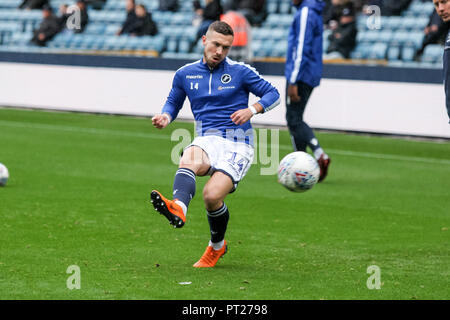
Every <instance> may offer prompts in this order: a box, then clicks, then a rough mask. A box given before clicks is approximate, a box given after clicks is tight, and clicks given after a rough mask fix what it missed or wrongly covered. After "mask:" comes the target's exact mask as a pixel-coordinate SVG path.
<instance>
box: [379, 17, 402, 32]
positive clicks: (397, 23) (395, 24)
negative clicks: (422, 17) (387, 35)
mask: <svg viewBox="0 0 450 320" xmlns="http://www.w3.org/2000/svg"><path fill="white" fill-rule="evenodd" d="M402 21H403V17H397V16H392V17H382V18H381V25H382V28H383V29H384V30H398V29H399V28H400V27H401V25H402Z"/></svg>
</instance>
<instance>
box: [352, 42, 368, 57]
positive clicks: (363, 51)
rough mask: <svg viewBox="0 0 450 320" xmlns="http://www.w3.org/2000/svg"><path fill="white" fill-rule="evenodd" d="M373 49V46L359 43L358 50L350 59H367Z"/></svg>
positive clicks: (354, 51)
mask: <svg viewBox="0 0 450 320" xmlns="http://www.w3.org/2000/svg"><path fill="white" fill-rule="evenodd" d="M370 49H371V45H370V43H368V42H362V43H358V44H357V45H356V48H355V49H354V50H353V51H352V52H351V54H350V57H351V58H352V59H366V58H367V56H368V54H369V51H370Z"/></svg>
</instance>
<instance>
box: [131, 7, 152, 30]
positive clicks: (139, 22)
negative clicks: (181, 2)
mask: <svg viewBox="0 0 450 320" xmlns="http://www.w3.org/2000/svg"><path fill="white" fill-rule="evenodd" d="M134 11H135V13H136V21H135V22H134V23H133V24H132V25H130V28H129V33H130V35H132V36H154V35H156V34H158V26H157V25H156V23H155V22H154V21H153V19H152V14H151V13H150V12H148V11H147V8H146V7H145V6H144V5H142V4H138V5H136V8H135V9H134Z"/></svg>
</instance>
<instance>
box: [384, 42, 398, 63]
mask: <svg viewBox="0 0 450 320" xmlns="http://www.w3.org/2000/svg"><path fill="white" fill-rule="evenodd" d="M399 59H400V48H399V47H396V46H390V47H389V48H388V50H387V60H388V61H397V60H399Z"/></svg>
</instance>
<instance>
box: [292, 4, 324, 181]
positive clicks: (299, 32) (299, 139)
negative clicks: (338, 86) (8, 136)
mask: <svg viewBox="0 0 450 320" xmlns="http://www.w3.org/2000/svg"><path fill="white" fill-rule="evenodd" d="M292 4H293V5H294V6H295V7H297V12H296V13H295V15H294V20H293V22H292V24H291V28H290V30H289V37H288V50H287V58H286V66H285V76H286V82H287V84H286V91H287V93H286V120H287V124H288V128H289V132H290V134H291V138H292V144H293V146H294V149H295V151H306V147H307V146H309V147H310V148H311V150H312V152H313V153H314V157H315V158H316V159H317V162H318V163H319V166H320V176H319V182H321V181H323V179H325V177H326V176H327V172H328V166H329V165H330V158H329V156H328V155H327V154H326V153H325V152H324V151H323V149H322V148H321V146H320V144H319V141H318V140H317V138H316V136H315V135H314V132H313V130H312V129H311V128H310V127H309V126H308V125H307V124H306V122H305V121H304V120H303V113H304V112H305V108H306V104H307V103H308V100H309V97H310V96H311V93H312V91H313V89H314V87H317V86H318V85H319V84H320V78H321V77H322V32H323V21H322V10H323V7H324V5H325V4H324V2H323V1H321V0H292Z"/></svg>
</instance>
